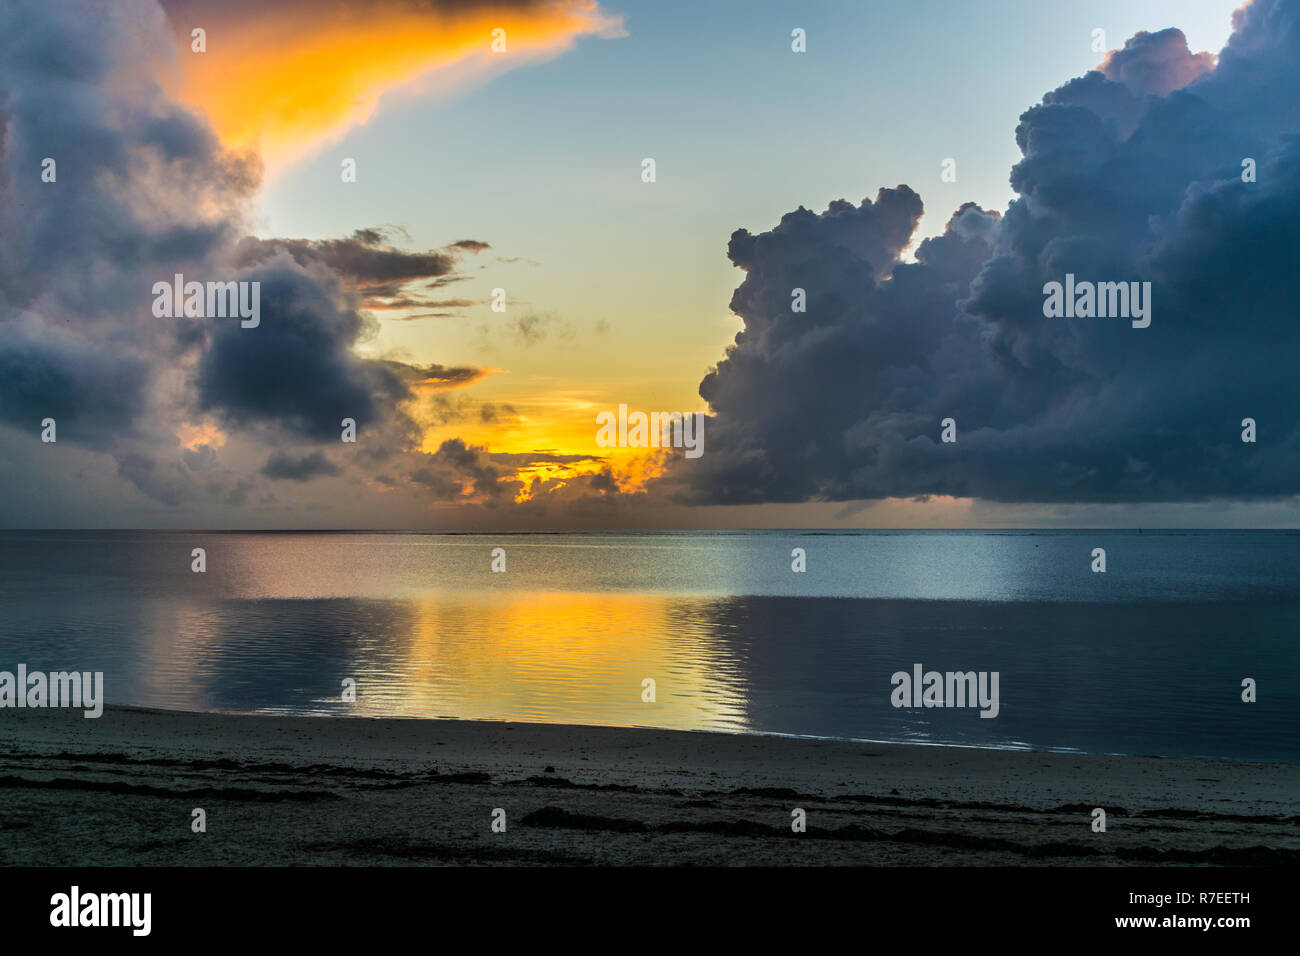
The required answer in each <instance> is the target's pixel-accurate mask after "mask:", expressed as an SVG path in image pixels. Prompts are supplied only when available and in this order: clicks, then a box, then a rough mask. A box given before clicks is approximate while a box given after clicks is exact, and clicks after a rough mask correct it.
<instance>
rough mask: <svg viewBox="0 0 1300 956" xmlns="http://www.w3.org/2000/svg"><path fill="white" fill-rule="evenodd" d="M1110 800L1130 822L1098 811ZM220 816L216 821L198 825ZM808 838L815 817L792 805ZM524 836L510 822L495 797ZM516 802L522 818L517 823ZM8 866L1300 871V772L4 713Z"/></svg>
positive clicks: (568, 735) (594, 733)
mask: <svg viewBox="0 0 1300 956" xmlns="http://www.w3.org/2000/svg"><path fill="white" fill-rule="evenodd" d="M1095 807H1101V808H1103V809H1104V810H1105V811H1106V832H1105V833H1095V832H1093V829H1092V810H1093V808H1095ZM195 808H202V809H203V810H204V811H205V812H206V823H207V832H205V833H194V832H192V830H191V820H192V811H193V810H194V809H195ZM796 808H798V809H802V810H803V811H805V813H806V819H807V830H806V832H803V833H795V832H793V831H792V829H791V821H792V819H793V818H792V815H791V813H792V811H793V810H795V809H796ZM497 809H501V810H504V811H505V832H504V833H499V832H493V828H492V823H493V817H494V810H497ZM498 816H499V815H498ZM0 863H3V864H6V865H38V866H39V865H77V866H81V865H141V864H147V865H185V866H191V865H192V866H204V865H480V864H485V865H502V864H504V865H538V864H540V865H637V866H670V865H798V866H820V865H847V866H859V865H871V866H880V865H921V866H928V865H936V866H937V865H945V866H948V865H1027V864H1028V865H1048V866H1063V865H1091V866H1096V865H1134V864H1136V865H1152V864H1162V863H1167V864H1181V865H1187V864H1192V865H1207V864H1208V865H1231V866H1257V865H1296V864H1297V863H1300V766H1296V765H1289V764H1262V763H1228V762H1222V761H1210V760H1182V759H1178V760H1174V759H1161V758H1155V757H1107V756H1081V755H1073V754H1049V753H1027V752H1007V751H993V750H973V749H958V748H950V747H924V746H911V745H901V744H867V743H850V742H842V741H821V740H803V739H790V738H778V737H755V736H738V735H730V734H714V733H696V732H683V731H664V730H651V729H623V728H607V727H574V726H557V725H548V724H524V723H513V724H509V723H495V722H481V721H458V720H396V719H356V718H325V717H278V716H229V715H213V714H189V713H174V712H161V711H149V710H136V709H126V708H108V709H106V710H105V712H104V716H103V717H102V718H100V719H98V720H87V719H84V718H83V717H82V716H81V713H80V711H49V710H4V711H0Z"/></svg>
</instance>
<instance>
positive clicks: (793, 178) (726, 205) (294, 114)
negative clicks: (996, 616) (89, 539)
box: [0, 0, 1300, 530]
mask: <svg viewBox="0 0 1300 956" xmlns="http://www.w3.org/2000/svg"><path fill="white" fill-rule="evenodd" d="M56 6H57V9H55V8H54V7H49V6H42V5H40V4H36V3H27V2H19V3H17V4H16V5H11V8H10V9H9V10H7V12H5V13H4V14H0V26H4V27H7V29H4V30H0V34H2V35H4V36H5V37H6V39H5V40H3V41H0V47H4V48H5V49H4V51H3V52H4V54H5V55H4V60H3V62H4V63H5V66H3V67H0V94H2V95H0V111H3V115H4V116H5V118H6V119H7V123H6V136H5V138H4V140H3V141H0V147H2V148H3V161H4V174H5V180H4V184H3V185H0V189H3V190H4V191H6V192H8V193H9V194H10V195H9V196H7V197H6V199H7V200H9V201H8V202H6V204H5V208H6V212H4V213H0V227H2V228H0V241H2V242H3V243H4V244H5V245H6V246H7V247H8V248H7V250H6V251H8V252H10V255H9V256H7V257H6V258H7V261H8V266H0V370H7V385H6V384H0V418H2V419H3V423H4V426H3V429H2V431H3V434H0V450H3V452H4V455H3V461H4V464H3V467H2V468H0V488H3V489H4V490H5V492H6V493H5V494H4V495H3V496H2V498H3V500H2V502H0V525H3V526H8V527H57V526H71V527H80V526H85V527H90V526H95V527H99V526H108V527H230V528H243V527H249V528H253V527H358V528H377V527H385V528H387V527H391V528H421V529H423V528H428V529H438V528H456V529H470V530H473V529H484V530H495V529H511V528H519V529H526V528H567V527H572V528H600V527H610V528H622V527H704V528H708V527H821V526H848V527H854V526H868V527H909V526H917V527H963V526H974V527H978V526H1010V527H1027V526H1040V525H1046V526H1089V525H1091V526H1097V525H1100V526H1125V527H1127V526H1135V525H1136V526H1148V527H1157V526H1162V525H1166V526H1168V525H1173V526H1207V527H1211V526H1214V527H1218V526H1228V527H1233V526H1240V527H1276V526H1288V527H1289V526H1294V525H1295V523H1296V522H1295V519H1296V515H1297V509H1296V495H1297V493H1298V492H1300V487H1297V484H1298V481H1297V479H1298V477H1300V467H1298V466H1300V426H1298V425H1297V422H1296V421H1295V419H1294V415H1293V414H1290V412H1291V411H1292V410H1293V409H1294V407H1295V402H1294V399H1295V398H1296V397H1297V396H1296V395H1295V387H1294V385H1292V384H1289V383H1288V382H1287V381H1286V370H1285V369H1283V368H1282V367H1281V363H1279V362H1278V361H1277V360H1276V357H1277V355H1278V354H1281V351H1280V350H1282V349H1284V348H1286V347H1287V346H1289V345H1294V344H1296V341H1295V340H1296V331H1295V329H1294V323H1293V322H1291V321H1290V315H1289V314H1286V308H1287V306H1286V303H1287V302H1289V301H1295V300H1294V293H1295V291H1296V290H1295V280H1294V278H1292V277H1290V276H1289V273H1294V271H1295V270H1294V268H1293V265H1294V259H1295V251H1296V248H1297V235H1296V226H1295V219H1294V217H1293V216H1292V217H1290V218H1289V219H1288V217H1287V216H1286V214H1285V210H1286V209H1287V208H1288V207H1289V208H1291V209H1294V207H1295V205H1296V203H1297V198H1298V197H1300V190H1297V187H1296V181H1295V173H1294V168H1295V167H1294V163H1293V162H1292V160H1294V158H1295V156H1296V152H1297V147H1296V141H1295V139H1294V135H1295V133H1296V130H1297V123H1296V120H1297V115H1296V107H1295V106H1294V104H1295V103H1296V102H1297V96H1296V94H1297V92H1300V90H1297V86H1298V85H1300V81H1297V80H1296V77H1297V76H1298V75H1300V72H1298V71H1297V70H1296V69H1295V67H1296V66H1297V64H1296V63H1295V62H1294V61H1295V59H1296V58H1297V57H1298V56H1300V51H1298V50H1297V44H1296V39H1297V36H1298V35H1300V34H1298V33H1297V20H1298V19H1300V14H1298V12H1297V4H1296V2H1295V0H1256V2H1255V3H1254V4H1253V5H1252V6H1250V7H1248V8H1247V9H1245V10H1243V11H1242V12H1241V13H1238V14H1237V15H1236V17H1237V23H1238V32H1239V35H1238V37H1237V38H1236V39H1234V41H1233V42H1234V44H1235V46H1234V47H1233V48H1230V49H1231V53H1230V54H1229V55H1227V56H1226V57H1225V58H1220V57H1218V56H1217V55H1218V53H1219V51H1220V50H1221V49H1222V48H1223V47H1224V45H1225V44H1227V43H1228V42H1229V37H1230V36H1231V35H1232V32H1233V24H1234V7H1235V4H1234V3H1231V2H1219V0H1202V2H1187V0H1181V2H1161V3H1157V2H1147V3H1141V2H1097V3H1087V4H1078V5H1073V4H1072V5H1062V4H1048V3H1028V2H1006V3H997V4H991V3H990V4H982V3H977V4H972V3H959V2H939V0H929V2H913V3H906V4H898V3H883V2H868V3H802V4H797V5H795V4H788V3H786V4H782V3H753V2H746V3H739V2H729V0H719V2H715V3H707V4H700V5H692V7H691V8H690V9H689V10H685V9H681V8H677V9H672V7H673V6H674V5H665V4H652V3H613V2H609V3H601V4H599V5H597V4H595V3H592V2H586V0H499V2H476V0H451V2H433V3H430V2H415V0H357V2H352V3H343V2H341V0H325V2H321V3H315V4H309V3H306V0H290V2H279V3H276V2H258V3H253V2H249V0H234V2H229V3H217V2H215V0H165V2H162V3H158V2H155V0H129V2H124V3H122V4H120V5H115V6H114V8H113V9H112V10H111V11H106V10H104V9H102V7H101V6H100V5H98V4H92V3H79V2H72V0H68V2H61V3H60V4H58V5H56ZM4 20H8V21H9V23H7V24H5V23H3V21H4ZM195 28H201V29H202V30H203V31H204V38H203V39H204V49H203V50H202V51H201V52H200V51H197V50H196V49H195V48H194V43H195V41H194V39H193V36H192V32H191V31H192V30H194V29H195ZM796 28H798V29H801V30H803V31H804V34H805V37H806V41H805V45H806V49H805V51H804V52H795V51H794V50H792V36H791V31H792V30H794V29H796ZM1169 28H1177V30H1170V29H1169ZM497 29H501V30H504V49H499V48H498V49H496V50H494V49H493V37H494V34H493V31H494V30H497ZM1097 31H1101V33H1100V34H1098V32H1097ZM1140 31H1148V32H1147V33H1146V34H1143V35H1140V36H1137V37H1136V38H1135V35H1136V34H1139V32H1140ZM1160 31H1165V32H1160ZM1178 31H1181V32H1178ZM1098 69H1100V72H1097V71H1098ZM1027 111H1028V112H1027ZM1288 134H1290V136H1291V137H1292V138H1288ZM88 147H89V148H88ZM1246 156H1252V157H1257V161H1258V166H1259V169H1260V173H1259V178H1258V180H1257V181H1254V182H1251V183H1245V182H1242V181H1241V177H1240V176H1239V170H1240V159H1241V158H1242V157H1246ZM47 157H53V158H55V159H56V160H57V161H58V179H57V181H55V182H44V181H41V180H40V179H39V178H38V172H39V170H40V169H41V163H42V161H43V160H44V159H45V158H47ZM646 158H652V159H653V160H654V163H655V178H654V181H653V182H646V181H644V179H643V161H644V160H645V159H646ZM948 160H951V161H952V162H950V163H948V164H947V166H946V167H945V161H948ZM345 167H351V168H352V169H354V170H355V177H354V181H345V179H350V178H351V177H350V176H345V175H343V174H342V173H343V170H344V169H345ZM945 168H946V169H947V171H948V175H946V176H945V175H944V171H945ZM954 171H955V175H953V173H954ZM882 190H883V191H882ZM832 204H834V205H832ZM959 210H960V211H961V212H960V214H958V211H959ZM177 272H185V273H186V275H187V278H190V277H193V278H196V279H199V280H200V281H202V280H204V279H208V280H222V281H224V280H229V279H231V278H235V277H236V276H237V277H238V278H240V279H246V280H248V281H253V280H256V281H259V282H260V283H261V294H262V308H263V318H262V323H261V325H259V327H258V328H252V329H241V328H240V326H239V325H238V323H232V322H229V321H228V320H224V319H219V318H181V319H160V318H157V317H156V316H155V315H153V314H151V313H150V311H149V302H150V296H149V295H146V292H148V290H151V289H152V288H153V285H154V282H156V281H158V280H170V279H171V277H172V276H173V275H174V274H175V273H177ZM1066 272H1074V273H1078V274H1079V276H1080V278H1084V277H1085V276H1086V277H1095V278H1096V279H1098V280H1101V281H1124V282H1127V281H1150V282H1151V283H1152V285H1153V287H1154V297H1153V299H1152V302H1153V313H1154V316H1155V317H1154V320H1153V322H1152V326H1151V327H1150V328H1147V329H1133V328H1129V327H1128V326H1127V323H1123V322H1116V321H1113V320H1105V319H1091V320H1090V319H1084V318H1080V319H1074V320H1056V321H1053V320H1051V319H1047V318H1045V317H1044V316H1043V314H1042V311H1041V308H1040V307H1041V304H1042V297H1041V296H1042V293H1041V288H1042V286H1043V283H1044V282H1045V281H1048V280H1050V279H1053V278H1058V279H1059V278H1062V277H1063V275H1064V274H1065V273H1066ZM796 287H798V288H804V289H805V291H806V296H807V300H808V308H807V311H806V312H803V313H795V312H793V311H792V310H791V305H790V302H791V290H792V289H794V288H796ZM494 290H502V292H500V293H497V292H495V291H494ZM494 297H496V298H497V300H498V303H500V302H504V311H501V312H499V311H494V309H493V308H492V303H493V300H494ZM1292 378H1293V376H1292ZM1209 382H1213V383H1215V386H1214V387H1213V388H1207V387H1206V384H1207V383H1209ZM6 392H7V394H6ZM621 404H625V405H627V406H629V407H631V408H633V409H644V410H647V411H650V410H656V411H679V412H683V413H686V412H701V413H704V414H706V415H707V416H708V417H707V418H706V420H705V425H704V436H705V437H704V454H703V455H701V456H700V457H699V458H698V459H691V458H685V457H684V456H682V455H681V454H680V452H674V451H671V450H659V449H638V448H607V447H601V446H600V445H599V444H598V442H597V429H596V426H595V416H596V415H597V414H598V413H600V412H602V411H607V410H616V409H618V407H619V406H620V405H621ZM1249 415H1253V416H1254V417H1255V418H1256V419H1257V420H1259V421H1260V422H1261V425H1260V427H1259V431H1260V438H1259V440H1258V442H1255V443H1249V444H1248V443H1244V442H1242V441H1240V438H1239V435H1240V432H1241V430H1242V429H1241V425H1240V422H1241V420H1242V419H1243V418H1244V417H1246V416H1249ZM46 416H53V417H54V418H55V419H56V420H57V421H58V440H57V442H53V443H48V442H42V441H41V440H40V436H41V431H42V428H41V424H40V423H41V422H42V421H43V419H44V418H45V417H46ZM949 416H951V417H952V418H953V419H954V421H955V422H956V428H957V440H956V442H954V443H951V444H948V443H945V442H942V441H941V440H940V422H941V420H943V419H944V418H946V417H949ZM343 417H351V418H353V419H354V420H355V421H357V423H358V429H357V430H358V433H359V435H358V440H357V442H355V443H344V442H340V440H339V432H340V428H339V422H340V421H341V420H342V418H343Z"/></svg>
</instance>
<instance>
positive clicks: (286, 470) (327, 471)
mask: <svg viewBox="0 0 1300 956" xmlns="http://www.w3.org/2000/svg"><path fill="white" fill-rule="evenodd" d="M262 474H264V475H266V476H267V477H268V478H275V479H279V480H284V481H311V480H312V479H313V478H319V477H321V476H322V475H324V476H334V475H337V474H339V467H338V465H336V464H334V462H332V461H330V460H329V459H328V458H326V457H325V456H324V454H322V453H321V452H319V451H314V452H311V453H310V454H307V455H301V456H299V455H293V454H291V453H289V452H284V451H275V452H272V453H271V457H270V458H268V459H267V461H266V465H265V466H264V467H263V468H262Z"/></svg>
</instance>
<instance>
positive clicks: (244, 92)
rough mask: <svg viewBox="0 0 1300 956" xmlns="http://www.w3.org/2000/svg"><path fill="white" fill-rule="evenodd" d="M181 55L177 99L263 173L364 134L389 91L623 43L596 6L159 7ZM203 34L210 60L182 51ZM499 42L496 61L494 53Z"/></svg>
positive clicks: (453, 0)
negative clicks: (599, 43) (587, 41)
mask: <svg viewBox="0 0 1300 956" xmlns="http://www.w3.org/2000/svg"><path fill="white" fill-rule="evenodd" d="M164 6H165V8H166V9H167V13H168V16H169V18H170V20H171V23H172V26H173V29H174V30H175V32H176V35H177V38H178V40H179V42H180V43H181V53H180V64H181V68H182V69H181V75H180V78H179V87H178V88H177V89H176V91H175V92H176V95H177V96H178V97H179V98H180V99H181V100H182V101H183V102H185V103H186V104H187V105H189V106H190V107H192V108H194V109H196V110H199V111H201V112H204V113H206V115H207V116H208V118H209V120H210V122H211V123H212V125H213V127H214V128H215V130H216V132H217V135H218V136H219V137H220V138H221V140H222V142H223V143H224V144H226V145H227V146H228V147H231V148H234V149H239V150H243V149H254V150H256V151H258V152H260V153H261V155H262V158H263V160H264V161H265V162H266V163H267V164H268V166H269V167H270V168H272V169H274V168H277V167H280V166H283V165H285V164H287V163H289V162H291V161H293V160H294V159H297V158H299V157H301V156H303V155H304V154H306V153H309V152H311V151H312V150H313V149H315V148H318V147H319V146H320V145H322V144H323V143H325V142H328V141H330V140H333V139H337V138H338V137H339V136H341V135H342V134H343V133H344V132H346V131H347V130H348V129H350V128H351V127H354V126H357V125H358V124H361V123H364V122H366V121H367V120H368V119H369V118H370V117H371V116H372V115H373V114H374V112H375V109H376V106H377V104H378V102H379V99H380V97H381V96H382V95H383V94H384V93H386V92H388V91H392V90H397V89H416V90H418V91H420V92H427V91H430V90H436V91H445V90H448V89H452V88H457V87H462V86H464V85H466V84H468V83H471V82H476V81H481V80H482V79H485V78H487V77H490V76H492V75H495V74H498V73H501V72H504V71H505V70H508V69H510V68H511V67H513V66H518V65H521V64H523V63H528V62H534V61H536V60H539V59H545V58H548V57H552V56H555V55H557V54H559V53H561V52H562V51H564V50H565V49H566V48H568V47H570V46H571V45H572V44H573V42H574V41H575V40H576V38H577V37H579V36H582V35H585V34H595V35H599V36H605V37H610V36H622V35H623V28H622V19H621V18H620V17H610V16H607V15H606V14H605V13H604V12H602V11H601V10H600V8H599V7H598V6H597V4H596V2H595V0H422V2H416V0H363V2H357V0H310V2H308V0H290V2H281V3H276V2H274V0H259V2H254V0H165V2H164ZM195 28H202V29H203V30H204V31H205V33H206V38H205V39H206V47H207V52H205V53H195V52H192V51H191V33H192V31H193V30H194V29H195ZM496 29H503V30H505V31H506V32H505V52H503V53H497V52H493V50H492V42H493V31H494V30H496Z"/></svg>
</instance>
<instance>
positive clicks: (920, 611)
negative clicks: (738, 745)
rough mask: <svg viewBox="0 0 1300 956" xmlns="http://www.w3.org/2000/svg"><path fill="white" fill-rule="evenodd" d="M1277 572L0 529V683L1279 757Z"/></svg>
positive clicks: (1021, 544) (1284, 645)
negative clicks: (946, 691)
mask: <svg viewBox="0 0 1300 956" xmlns="http://www.w3.org/2000/svg"><path fill="white" fill-rule="evenodd" d="M195 547H202V548H205V549H206V551H207V572H206V573H204V574H195V573H193V572H192V571H191V570H190V561H191V558H190V551H191V549H192V548H195ZM495 547H503V548H504V549H505V551H506V566H507V571H506V573H504V574H497V573H492V572H491V571H490V565H491V550H492V549H493V548H495ZM796 547H798V548H803V549H805V550H806V552H807V572H806V573H803V574H795V573H793V572H792V571H791V567H790V565H791V549H792V548H796ZM1097 547H1101V548H1105V549H1106V557H1107V568H1108V569H1107V573H1105V574H1094V573H1092V571H1091V570H1090V565H1091V562H1092V557H1091V552H1092V549H1093V548H1097ZM1298 570H1300V533H1297V532H1169V531H1165V532H1146V533H1144V534H1141V535H1139V534H1137V533H1135V532H1113V531H1083V532H860V533H830V532H807V533H800V532H787V531H782V532H746V533H684V532H678V533H654V534H634V533H616V534H579V535H495V536H494V535H483V536H479V535H417V534H203V533H188V532H187V533H170V532H163V533H154V532H148V533H136V532H104V533H100V532H94V533H90V532H7V533H0V670H13V669H14V667H15V666H16V665H17V664H18V663H19V662H23V663H26V664H27V665H28V667H29V668H30V669H36V670H65V669H76V670H100V671H103V672H104V673H105V681H106V684H107V691H106V696H107V699H108V701H109V703H117V704H134V705H143V706H150V707H161V708H172V709H183V710H215V711H238V712H274V713H290V714H337V715H362V716H381V715H383V716H416V717H463V718H487V719H500V720H525V721H545V722H555V723H583V724H610V725H620V726H650V727H671V728H693V729H706V730H722V731H736V732H751V733H781V734H799V735H811V736H824V737H842V738H851V739H862V740H884V741H907V742H922V743H934V744H960V745H973V746H989V747H1005V748H1034V749H1060V750H1078V751H1084V752H1098V753H1136V754H1161V755H1167V756H1192V755H1200V756H1214V757H1225V758H1230V759H1239V760H1280V761H1287V762H1300V721H1298V720H1297V714H1300V709H1298V708H1300V642H1298V638H1300V584H1298V583H1297V571H1298ZM915 663H920V664H922V665H923V666H924V668H925V669H926V670H939V671H950V670H952V671H957V670H960V671H968V670H974V671H997V672H999V674H1000V686H999V691H1000V708H1001V709H1000V714H999V715H998V717H997V718H996V719H992V720H990V719H981V718H980V717H979V714H978V711H977V710H975V709H968V710H962V709H956V708H952V709H948V708H935V709H915V710H914V709H896V708H894V707H893V706H892V705H891V703H890V693H891V690H892V686H891V683H890V676H891V675H892V674H893V673H894V672H895V671H900V670H902V671H909V672H910V671H911V669H912V665H913V664H915ZM1244 677H1252V678H1254V679H1255V680H1256V681H1257V682H1258V696H1259V700H1258V702H1257V703H1253V704H1246V703H1243V702H1242V701H1241V681H1242V678H1244ZM345 678H352V679H354V680H355V681H356V682H357V689H358V699H357V702H356V703H355V704H347V703H344V702H343V701H342V700H341V687H342V682H343V681H344V679H345ZM645 678H652V679H653V680H654V681H655V682H656V696H657V699H656V701H655V702H654V703H645V702H643V701H642V699H641V697H642V681H643V680H644V679H645ZM0 719H3V713H0Z"/></svg>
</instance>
